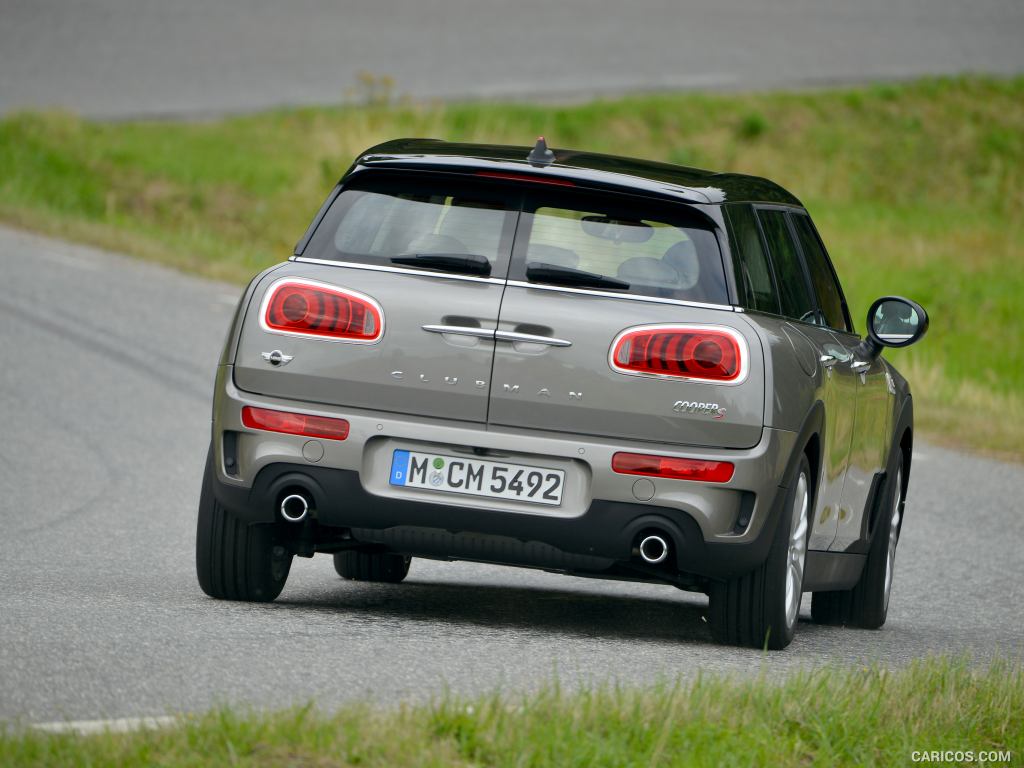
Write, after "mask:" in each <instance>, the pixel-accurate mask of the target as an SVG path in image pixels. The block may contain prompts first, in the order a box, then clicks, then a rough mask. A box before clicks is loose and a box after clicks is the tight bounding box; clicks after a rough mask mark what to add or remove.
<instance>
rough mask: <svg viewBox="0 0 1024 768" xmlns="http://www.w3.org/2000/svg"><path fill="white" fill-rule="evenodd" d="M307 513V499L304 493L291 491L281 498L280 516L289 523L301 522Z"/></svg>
mask: <svg viewBox="0 0 1024 768" xmlns="http://www.w3.org/2000/svg"><path fill="white" fill-rule="evenodd" d="M308 514H309V499H308V498H306V496H305V494H301V493H292V494H290V495H288V496H285V497H284V498H283V499H281V517H283V518H284V519H285V520H287V521H288V522H289V523H301V522H302V521H303V520H305V519H306V515H308Z"/></svg>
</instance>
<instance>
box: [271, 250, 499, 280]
mask: <svg viewBox="0 0 1024 768" xmlns="http://www.w3.org/2000/svg"><path fill="white" fill-rule="evenodd" d="M288 261H297V262H301V263H303V264H321V265H324V266H327V267H349V268H350V269H365V270H369V271H370V272H394V273H396V274H399V275H416V276H419V277H440V278H442V279H444V280H461V281H463V282H467V283H489V284H490V285H504V284H505V278H503V277H474V276H473V275H457V274H452V273H450V272H437V271H434V270H426V269H408V268H406V267H389V266H386V265H384V264H363V263H361V262H357V261H337V260H335V259H314V258H311V257H309V256H292V257H291V258H290V259H288Z"/></svg>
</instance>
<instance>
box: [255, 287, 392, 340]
mask: <svg viewBox="0 0 1024 768" xmlns="http://www.w3.org/2000/svg"><path fill="white" fill-rule="evenodd" d="M288 286H298V287H302V288H308V289H312V290H314V291H321V292H324V293H326V294H331V295H334V296H337V297H342V298H345V299H348V300H349V301H353V302H356V303H358V304H362V305H364V306H366V307H367V308H368V309H370V311H372V313H373V315H374V317H375V319H376V328H375V329H374V335H373V336H372V337H370V338H358V337H353V336H338V335H332V334H330V333H322V332H318V331H317V330H289V329H287V328H281V327H279V326H273V325H271V323H270V322H269V321H268V314H269V312H270V306H271V303H272V302H273V300H274V297H275V296H276V295H277V294H278V292H280V291H281V290H283V289H285V288H287V287H288ZM259 321H260V328H261V329H262V330H263V331H265V332H266V333H273V334H277V335H279V336H293V337H296V338H301V339H317V340H320V341H334V342H339V343H342V344H377V343H378V342H379V341H380V340H381V339H382V338H383V337H384V308H383V307H381V305H380V303H379V302H378V301H377V300H376V299H374V298H373V297H372V296H367V295H366V294H365V293H361V292H359V291H353V290H351V289H349V288H342V287H340V286H337V285H332V284H330V283H322V282H320V281H319V280H309V279H307V278H302V277H282V278H280V279H279V280H275V281H274V282H273V283H271V284H270V286H269V287H268V288H267V290H266V293H264V294H263V301H262V302H261V303H260V311H259Z"/></svg>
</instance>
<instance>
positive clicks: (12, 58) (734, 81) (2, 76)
mask: <svg viewBox="0 0 1024 768" xmlns="http://www.w3.org/2000/svg"><path fill="white" fill-rule="evenodd" d="M1022 39H1024V4H1022V3H1021V2H1020V1H1019V0H972V2H969V3H967V2H963V1H962V0H857V1H856V2H850V1H849V0H774V2H771V3H758V2H754V0H706V1H704V2H693V1H692V0H689V1H687V0H631V2H612V1H611V0H557V1H554V2H552V0H519V2H514V3H512V2H506V1H505V0H416V2H411V1H410V0H349V2H344V3H342V2H337V1H336V0H291V1H290V2H286V3H285V2H279V0H218V2H209V1H208V0H174V1H173V2H167V0H76V2H67V1H66V0H0V113H3V112H8V111H11V110H13V109H17V108H23V107H27V106H35V107H40V106H61V107H66V108H70V109H73V110H76V111H78V112H82V113H85V114H89V115H98V116H105V117H111V116H113V117H117V116H136V115H183V116H196V115H203V114H209V113H223V112H233V111H240V110H252V109H258V108H263V107H269V106H275V105H281V104H309V103H335V102H337V101H339V100H340V99H341V98H342V97H343V95H344V94H345V92H346V90H347V89H350V88H351V87H352V86H353V85H355V83H356V76H357V73H358V72H359V71H360V70H364V71H367V72H370V73H373V74H374V75H378V76H379V75H389V76H391V77H392V78H394V80H395V83H396V91H397V92H398V93H400V94H401V93H406V94H410V95H411V96H413V97H415V98H417V99H426V98H434V97H439V98H445V99H451V98H459V97H471V98H494V97H506V98H507V97H516V98H530V99H536V98H556V99H557V98H566V97H570V96H571V97H572V98H578V97H580V96H588V95H594V94H603V93H617V92H622V91H627V90H633V89H638V88H641V89H663V88H672V89H678V88H719V89H720V88H764V87H769V86H778V85H786V86H791V85H809V84H822V83H833V82H837V81H839V82H841V81H849V80H856V81H865V80H873V79H879V78H882V79H886V78H905V77H912V76H917V75H925V74H950V73H960V72H994V73H1020V72H1024V45H1022V44H1021V41H1022Z"/></svg>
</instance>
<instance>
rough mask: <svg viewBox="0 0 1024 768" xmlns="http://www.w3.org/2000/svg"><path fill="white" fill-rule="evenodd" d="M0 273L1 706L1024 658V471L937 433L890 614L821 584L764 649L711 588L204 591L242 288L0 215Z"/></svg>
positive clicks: (308, 569)
mask: <svg viewBox="0 0 1024 768" xmlns="http://www.w3.org/2000/svg"><path fill="white" fill-rule="evenodd" d="M0 274H2V275H3V290H2V291H0V352H2V364H0V531H2V535H0V584H2V586H3V588H2V591H0V721H2V720H16V721H21V722H40V721H55V720H65V719H71V720H94V719H100V718H114V717H134V716H148V715H165V714H168V713H174V712H182V711H198V710H204V709H206V708H209V707H210V706H212V705H214V704H216V703H218V702H235V703H244V704H250V705H253V706H256V707H270V708H276V707H282V706H285V705H288V704H291V703H301V702H305V701H307V700H310V699H315V700H316V701H317V702H319V703H320V704H321V705H322V706H325V707H331V706H333V705H336V704H338V703H340V702H344V701H349V700H353V699H363V698H366V697H370V698H372V699H374V700H376V701H378V702H381V703H384V704H389V703H393V702H395V701H397V700H399V699H401V700H424V699H429V698H430V697H431V696H436V695H437V694H438V692H439V691H440V690H441V689H442V685H444V684H446V685H448V686H449V687H450V688H451V689H452V690H453V691H455V692H457V693H462V694H472V693H475V692H483V691H490V690H493V689H495V688H496V687H499V686H500V687H503V688H505V689H507V690H514V691H519V690H528V689H532V688H535V687H537V686H539V685H541V684H543V683H544V682H545V681H549V680H551V679H552V677H553V676H554V675H558V676H560V678H561V679H562V680H563V681H564V682H566V683H567V684H574V683H575V682H578V681H591V682H596V681H604V680H613V679H614V680H620V681H623V682H638V683H639V682H645V681H651V680H654V679H657V678H659V677H663V678H671V677H673V676H675V675H677V674H683V675H692V674H694V673H696V672H697V671H698V670H702V671H704V672H729V673H735V674H750V673H754V672H758V671H760V670H764V671H765V672H767V673H768V674H769V675H772V674H784V673H787V672H789V671H791V670H793V669H795V668H798V667H806V666H814V665H820V664H824V663H842V664H857V663H861V662H869V661H880V662H882V663H884V664H888V665H901V664H904V663H906V662H908V661H910V660H911V659H915V658H919V657H922V656H924V655H926V654H929V653H960V652H964V651H966V652H969V653H971V654H972V655H973V656H974V658H975V659H977V660H979V661H985V660H987V659H990V658H992V657H993V656H997V655H1010V656H1013V657H1017V658H1020V657H1021V656H1022V651H1024V633H1022V621H1021V608H1020V606H1021V605H1022V603H1024V578H1022V577H1024V566H1022V559H1021V550H1022V545H1024V532H1022V529H1021V525H1020V509H1021V502H1020V500H1021V499H1022V498H1024V467H1021V466H1017V465H1011V464H1002V463H998V462H994V461H987V460H984V459H979V458H974V457H971V456H966V455H961V454H957V453H952V452H949V451H945V450H940V449H938V448H935V447H931V446H927V445H925V446H920V447H919V449H918V451H917V452H916V454H915V467H914V473H913V477H912V481H911V487H910V495H909V501H908V510H907V522H906V525H905V528H904V539H903V541H902V542H901V545H900V553H899V558H898V562H897V575H896V583H895V587H894V593H893V598H892V606H891V609H890V619H889V623H888V624H887V625H886V627H885V628H884V629H883V630H881V631H878V632H869V631H857V630H847V629H837V628H829V627H819V626H816V625H814V624H811V623H810V622H809V621H807V620H806V617H807V610H808V607H809V606H808V603H807V601H806V600H805V605H804V619H805V620H804V621H802V622H801V625H800V627H799V629H798V632H797V637H796V640H795V641H794V643H793V645H792V646H790V648H789V649H788V650H787V651H784V652H781V653H774V654H771V655H769V656H767V657H763V658H762V655H761V654H760V653H758V652H755V651H747V650H740V649H735V648H723V647H718V646H715V645H713V644H712V643H711V640H710V637H709V633H708V631H707V627H706V625H705V624H704V623H703V621H702V618H701V617H702V614H703V612H704V610H705V606H706V601H705V600H704V598H702V597H700V596H698V595H691V594H688V593H684V592H680V591H677V590H675V589H674V588H672V587H662V586H653V585H635V584H624V583H616V582H606V581H590V580H584V579H576V578H570V577H566V576H558V575H553V574H546V573H540V572H532V571H526V570H518V569H508V568H500V567H495V566H486V565H477V564H469V563H453V564H448V563H436V562H429V561H422V560H418V561H415V562H414V563H413V567H412V571H411V573H410V575H409V578H408V580H407V581H406V582H405V583H404V584H402V585H396V586H384V585H366V584H362V585H360V584H352V583H346V582H342V581H341V580H340V579H338V577H337V576H336V575H335V574H334V570H333V567H332V564H331V560H330V558H329V557H327V556H319V557H317V558H314V559H312V560H302V559H296V561H295V564H294V566H293V569H292V574H291V578H290V580H289V582H288V586H287V587H286V589H285V591H284V593H283V594H282V596H281V598H280V599H279V600H278V601H277V602H276V603H274V604H271V605H246V604H235V603H228V602H218V601H214V600H211V599H209V598H207V597H206V596H205V595H203V594H202V592H200V590H199V587H198V585H197V583H196V580H195V570H194V549H193V546H194V535H195V534H194V526H195V508H196V502H197V499H198V493H199V484H200V478H201V473H202V468H203V460H204V456H205V450H206V445H207V441H208V439H209V436H208V424H209V414H210V396H211V391H212V380H213V373H214V367H215V365H216V361H217V356H218V354H219V349H220V344H221V341H222V337H223V334H224V332H225V330H226V326H227V322H228V319H229V316H230V314H231V311H232V307H233V305H234V303H235V301H236V298H237V295H238V289H237V288H235V287H233V286H228V285H222V284H217V283H210V282H206V281H202V280H198V279H195V278H191V277H187V276H184V275H181V274H178V273H175V272H171V271H168V270H165V269H162V268H159V267H155V266H151V265H147V264H144V263H140V262H137V261H134V260H130V259H126V258H123V257H118V256H115V255H111V254H106V253H101V252H98V251H95V250H92V249H88V248H84V247H79V246H72V245H67V244H64V243H61V242H58V241H54V240H48V239H44V238H41V237H37V236H33V235H27V234H23V233H19V232H15V231H12V230H8V229H3V228H0Z"/></svg>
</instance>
